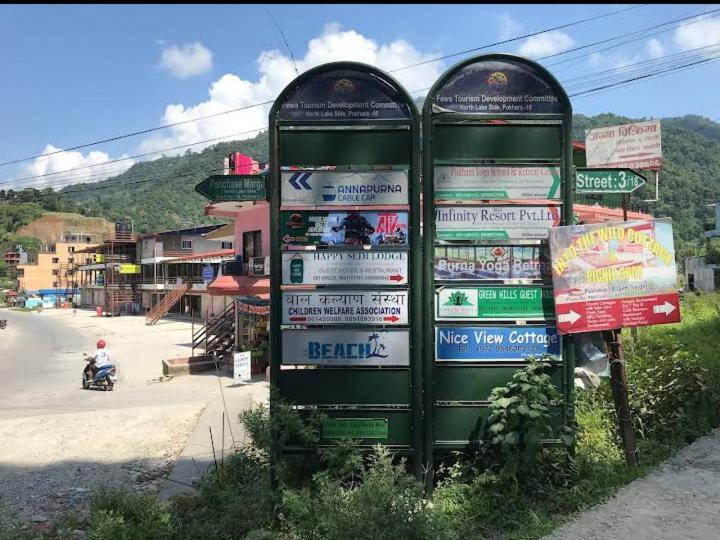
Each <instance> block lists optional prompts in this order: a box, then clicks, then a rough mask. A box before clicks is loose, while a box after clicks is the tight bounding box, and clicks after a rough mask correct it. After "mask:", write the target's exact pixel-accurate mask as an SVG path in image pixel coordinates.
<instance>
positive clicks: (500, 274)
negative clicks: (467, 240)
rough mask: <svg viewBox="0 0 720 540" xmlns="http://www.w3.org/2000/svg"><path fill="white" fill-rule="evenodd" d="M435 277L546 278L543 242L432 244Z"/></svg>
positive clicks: (546, 257) (546, 256) (547, 264)
mask: <svg viewBox="0 0 720 540" xmlns="http://www.w3.org/2000/svg"><path fill="white" fill-rule="evenodd" d="M433 269H434V277H435V279H436V280H441V281H442V280H445V281H463V280H466V281H468V280H474V281H477V280H483V279H487V280H494V279H519V278H522V279H543V280H549V279H550V253H549V250H548V248H547V247H546V246H544V245H540V246H447V245H444V246H435V257H434V261H433Z"/></svg>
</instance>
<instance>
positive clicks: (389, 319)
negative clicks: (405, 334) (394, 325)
mask: <svg viewBox="0 0 720 540" xmlns="http://www.w3.org/2000/svg"><path fill="white" fill-rule="evenodd" d="M383 320H384V321H389V322H397V321H399V320H400V317H396V316H395V315H390V316H389V317H383Z"/></svg>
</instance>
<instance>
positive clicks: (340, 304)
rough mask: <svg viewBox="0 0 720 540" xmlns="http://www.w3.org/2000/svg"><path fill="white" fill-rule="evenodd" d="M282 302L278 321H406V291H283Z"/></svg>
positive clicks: (295, 322)
mask: <svg viewBox="0 0 720 540" xmlns="http://www.w3.org/2000/svg"><path fill="white" fill-rule="evenodd" d="M282 304H283V311H282V324H378V325H380V324H394V325H400V324H408V291H357V290H356V291H352V290H350V291H335V292H322V291H311V292H290V291H283V293H282Z"/></svg>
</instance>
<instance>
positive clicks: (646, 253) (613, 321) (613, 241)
mask: <svg viewBox="0 0 720 540" xmlns="http://www.w3.org/2000/svg"><path fill="white" fill-rule="evenodd" d="M550 250H551V253H552V269H553V271H552V279H553V287H554V290H555V309H556V311H557V319H558V329H559V330H560V332H561V333H576V332H592V331H597V330H612V329H616V328H623V327H630V326H647V325H654V324H664V323H674V322H679V321H680V304H679V298H678V294H677V268H676V265H675V249H674V246H673V235H672V222H671V220H670V219H669V218H664V219H655V220H642V221H625V222H622V221H621V222H616V223H602V224H594V225H573V226H570V227H558V228H556V229H553V230H552V231H551V234H550Z"/></svg>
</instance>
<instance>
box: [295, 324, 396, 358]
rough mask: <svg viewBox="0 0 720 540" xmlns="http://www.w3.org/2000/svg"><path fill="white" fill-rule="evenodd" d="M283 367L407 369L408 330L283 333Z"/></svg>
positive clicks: (301, 331) (296, 331) (298, 331)
mask: <svg viewBox="0 0 720 540" xmlns="http://www.w3.org/2000/svg"><path fill="white" fill-rule="evenodd" d="M282 348H283V364H314V365H347V366H407V365H409V364H410V331H409V330H375V329H371V330H283V333H282Z"/></svg>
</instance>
